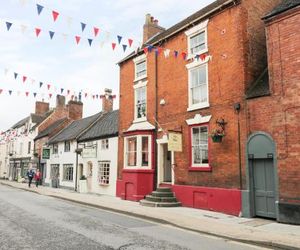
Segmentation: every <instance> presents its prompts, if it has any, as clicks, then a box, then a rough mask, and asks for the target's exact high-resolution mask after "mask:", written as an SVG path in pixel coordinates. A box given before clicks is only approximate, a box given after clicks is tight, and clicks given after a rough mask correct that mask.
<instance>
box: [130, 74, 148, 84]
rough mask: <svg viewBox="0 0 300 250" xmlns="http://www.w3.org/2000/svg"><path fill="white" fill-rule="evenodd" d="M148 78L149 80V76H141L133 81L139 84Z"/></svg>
mask: <svg viewBox="0 0 300 250" xmlns="http://www.w3.org/2000/svg"><path fill="white" fill-rule="evenodd" d="M146 78H147V75H144V76H140V77H137V78H135V79H134V80H133V82H134V83H137V82H139V81H142V80H144V79H146Z"/></svg>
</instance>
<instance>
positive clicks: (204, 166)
mask: <svg viewBox="0 0 300 250" xmlns="http://www.w3.org/2000/svg"><path fill="white" fill-rule="evenodd" d="M197 127H198V128H201V127H206V128H207V158H208V163H201V164H194V154H193V129H194V128H197ZM189 142H190V143H189V144H190V145H189V150H190V164H189V171H204V172H207V171H211V170H212V168H211V165H210V164H211V162H210V140H209V123H198V124H193V125H189Z"/></svg>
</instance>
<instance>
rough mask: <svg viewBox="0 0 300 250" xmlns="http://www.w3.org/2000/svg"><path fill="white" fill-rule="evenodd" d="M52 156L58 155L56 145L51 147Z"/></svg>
mask: <svg viewBox="0 0 300 250" xmlns="http://www.w3.org/2000/svg"><path fill="white" fill-rule="evenodd" d="M52 154H54V155H57V154H58V143H55V144H53V146H52Z"/></svg>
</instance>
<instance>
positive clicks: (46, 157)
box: [42, 148, 50, 159]
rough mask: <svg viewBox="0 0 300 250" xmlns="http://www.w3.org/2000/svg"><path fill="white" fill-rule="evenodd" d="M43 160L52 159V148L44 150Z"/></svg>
mask: <svg viewBox="0 0 300 250" xmlns="http://www.w3.org/2000/svg"><path fill="white" fill-rule="evenodd" d="M42 158H43V159H50V148H43V155H42Z"/></svg>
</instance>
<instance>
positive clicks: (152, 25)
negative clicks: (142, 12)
mask: <svg viewBox="0 0 300 250" xmlns="http://www.w3.org/2000/svg"><path fill="white" fill-rule="evenodd" d="M164 30H165V28H163V27H160V26H159V25H158V20H157V19H154V17H153V16H151V15H150V14H147V15H146V21H145V24H144V26H143V43H146V42H147V41H148V40H149V38H151V37H153V36H154V35H156V34H157V33H160V32H162V31H164Z"/></svg>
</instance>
